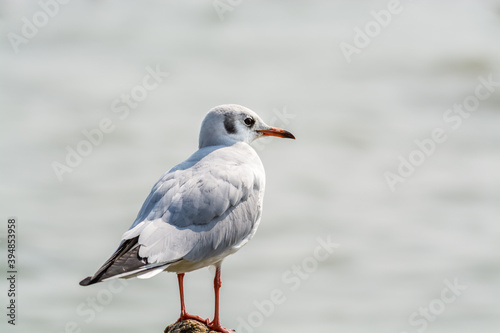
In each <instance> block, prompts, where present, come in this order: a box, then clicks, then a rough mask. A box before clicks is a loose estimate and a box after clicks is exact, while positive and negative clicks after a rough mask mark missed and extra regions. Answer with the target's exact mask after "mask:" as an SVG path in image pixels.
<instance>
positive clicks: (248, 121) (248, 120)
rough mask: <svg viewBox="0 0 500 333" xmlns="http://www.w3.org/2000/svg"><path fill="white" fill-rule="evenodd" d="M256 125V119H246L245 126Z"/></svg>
mask: <svg viewBox="0 0 500 333" xmlns="http://www.w3.org/2000/svg"><path fill="white" fill-rule="evenodd" d="M254 124H255V119H253V118H252V117H248V118H245V125H247V126H248V127H252V126H253V125H254Z"/></svg>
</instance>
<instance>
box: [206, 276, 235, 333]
mask: <svg viewBox="0 0 500 333" xmlns="http://www.w3.org/2000/svg"><path fill="white" fill-rule="evenodd" d="M221 285H222V281H221V278H220V266H217V267H216V269H215V277H214V291H215V314H214V320H212V321H211V322H210V323H209V324H208V325H207V326H208V327H209V328H210V329H212V330H214V331H217V332H223V333H234V331H232V330H228V329H227V328H225V327H222V325H221V324H220V318H219V289H220V287H221Z"/></svg>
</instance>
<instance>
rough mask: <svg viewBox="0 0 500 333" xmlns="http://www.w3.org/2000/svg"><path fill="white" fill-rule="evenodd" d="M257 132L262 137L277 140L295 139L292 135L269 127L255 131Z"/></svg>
mask: <svg viewBox="0 0 500 333" xmlns="http://www.w3.org/2000/svg"><path fill="white" fill-rule="evenodd" d="M257 132H259V133H262V135H263V136H277V137H279V138H286V139H295V136H293V134H292V133H290V132H288V131H285V130H284V129H281V128H277V127H269V128H268V129H265V130H257Z"/></svg>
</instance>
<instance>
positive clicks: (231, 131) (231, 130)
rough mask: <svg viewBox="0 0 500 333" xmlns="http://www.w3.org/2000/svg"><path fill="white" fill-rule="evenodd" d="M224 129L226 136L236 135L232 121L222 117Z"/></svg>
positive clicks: (230, 118)
mask: <svg viewBox="0 0 500 333" xmlns="http://www.w3.org/2000/svg"><path fill="white" fill-rule="evenodd" d="M224 128H225V129H226V132H227V133H228V134H234V133H236V127H234V119H233V118H232V117H228V116H225V117H224Z"/></svg>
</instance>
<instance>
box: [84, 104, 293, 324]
mask: <svg viewBox="0 0 500 333" xmlns="http://www.w3.org/2000/svg"><path fill="white" fill-rule="evenodd" d="M264 136H277V137H281V138H290V139H295V137H294V136H293V135H292V134H291V133H290V132H288V131H285V130H283V129H279V128H276V127H271V126H268V125H266V124H265V123H264V121H262V119H261V118H260V117H259V116H258V115H257V114H256V113H255V112H253V111H251V110H249V109H247V108H245V107H243V106H240V105H234V104H230V105H221V106H217V107H215V108H213V109H212V110H210V111H209V112H208V114H207V115H206V117H205V119H204V120H203V123H202V124H201V130H200V137H199V150H198V151H197V152H195V153H194V154H193V155H191V157H189V158H188V159H187V160H185V161H184V162H182V163H180V164H178V165H177V166H175V167H173V168H172V169H171V170H170V171H168V172H167V173H165V174H164V175H163V176H162V177H161V178H160V180H158V182H157V183H156V184H155V185H154V186H153V189H152V190H151V193H150V194H149V196H148V197H147V198H146V201H145V202H144V204H143V205H142V208H141V210H140V211H139V214H138V215H137V218H136V219H135V221H134V223H133V224H132V226H131V227H130V229H129V230H128V231H127V232H125V233H124V234H123V236H122V239H121V243H120V245H119V246H118V249H117V250H116V252H115V253H114V254H113V255H112V256H111V258H109V259H108V260H107V261H106V262H105V263H104V265H102V267H101V268H99V270H98V271H97V272H96V273H95V274H94V275H93V276H89V277H87V278H85V279H83V280H82V281H81V282H80V285H82V286H88V285H91V284H94V283H97V282H101V281H106V280H109V279H113V278H129V277H134V276H137V277H139V278H150V277H152V276H154V275H156V274H158V273H160V272H163V271H167V272H175V273H177V279H178V282H179V292H180V300H181V315H180V318H179V321H182V320H185V319H195V320H198V321H201V322H203V323H204V324H206V325H207V326H208V327H209V328H210V329H212V330H214V331H218V332H232V331H231V330H228V329H226V328H224V327H222V326H221V324H220V319H219V288H220V287H221V279H220V275H221V263H222V260H223V259H224V258H225V257H227V256H228V255H230V254H232V253H234V252H236V251H238V250H239V249H240V248H241V247H242V246H243V245H245V244H246V243H247V242H248V241H249V240H250V239H251V238H252V237H253V235H254V234H255V232H256V230H257V227H258V226H259V223H260V218H261V214H262V200H263V197H264V186H265V172H264V167H263V165H262V162H261V160H260V158H259V156H258V155H257V153H256V152H255V150H254V149H253V148H252V147H251V146H250V143H251V142H252V141H253V140H255V139H258V138H261V137H264ZM210 265H213V266H215V268H216V271H215V278H214V290H215V315H214V319H213V321H209V320H208V319H206V320H205V319H203V318H201V317H199V316H194V315H190V314H188V313H187V312H186V308H185V304H184V290H183V279H184V273H187V272H191V271H193V270H196V269H199V268H202V267H206V266H210Z"/></svg>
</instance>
